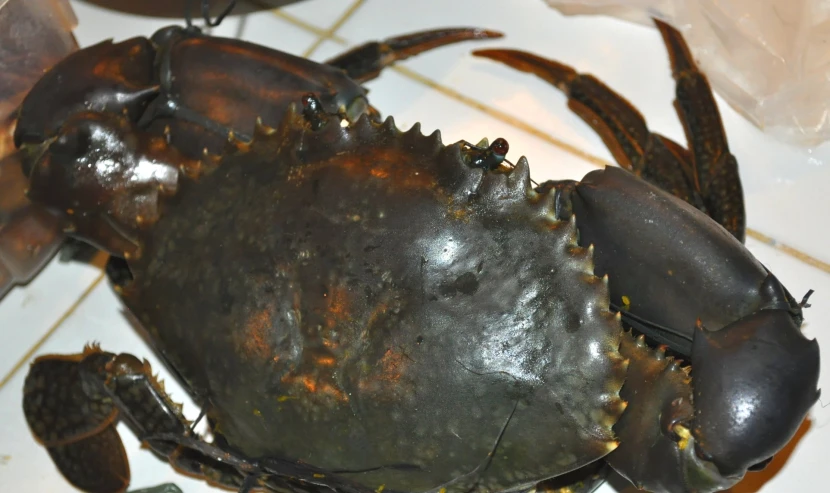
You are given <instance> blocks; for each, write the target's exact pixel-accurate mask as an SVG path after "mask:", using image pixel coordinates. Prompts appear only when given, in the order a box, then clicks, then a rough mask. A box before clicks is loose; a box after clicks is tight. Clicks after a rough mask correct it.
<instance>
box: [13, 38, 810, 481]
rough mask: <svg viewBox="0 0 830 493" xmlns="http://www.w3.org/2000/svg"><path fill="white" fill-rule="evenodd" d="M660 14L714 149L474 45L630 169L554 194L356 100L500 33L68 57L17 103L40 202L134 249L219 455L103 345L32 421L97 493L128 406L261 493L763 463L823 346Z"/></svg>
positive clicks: (129, 270)
mask: <svg viewBox="0 0 830 493" xmlns="http://www.w3.org/2000/svg"><path fill="white" fill-rule="evenodd" d="M658 26H659V28H660V30H661V32H662V34H663V36H664V39H665V41H666V44H667V46H668V48H669V52H670V55H671V61H672V66H673V69H674V73H675V78H676V79H677V103H678V108H679V110H680V114H681V116H682V117H683V119H684V121H685V124H686V128H687V131H688V137H689V144H690V145H689V149H688V150H687V149H684V148H683V147H681V146H680V145H678V144H677V143H674V142H672V141H670V140H668V139H666V138H664V137H661V136H660V135H658V134H654V133H652V132H651V131H650V130H648V128H647V127H646V124H645V122H644V120H643V118H642V117H641V116H640V115H639V114H638V113H637V111H636V110H635V109H634V108H632V107H631V106H630V105H629V104H628V103H627V102H626V101H625V100H624V99H623V98H622V97H620V96H619V95H617V94H615V93H614V92H612V91H611V90H610V89H608V88H607V87H605V86H604V85H603V84H601V83H600V82H599V81H598V80H596V79H595V78H593V77H591V76H587V75H581V74H578V73H577V72H575V71H574V70H572V69H570V68H568V67H566V66H564V65H561V64H558V63H556V62H553V61H550V60H545V59H542V58H539V57H537V56H534V55H531V54H528V53H524V52H517V51H510V50H484V51H478V52H476V55H478V56H483V57H488V58H491V59H495V60H498V61H501V62H504V63H507V64H508V65H510V66H513V67H515V68H518V69H520V70H525V71H529V72H532V73H535V74H537V75H539V76H541V77H543V78H545V79H546V80H549V81H551V82H552V83H554V84H555V85H556V86H558V87H559V88H560V89H563V90H565V91H566V92H567V93H568V94H569V97H570V100H569V101H570V102H569V106H570V108H571V109H572V110H574V111H576V112H577V113H578V114H579V115H580V116H582V117H583V118H584V119H585V120H586V121H587V122H588V123H589V124H591V125H592V126H593V127H594V128H595V129H596V130H597V131H598V132H599V133H600V134H601V135H602V136H603V139H604V140H605V142H606V143H607V144H608V145H609V147H610V148H611V149H613V151H614V155H615V157H616V158H617V160H618V161H619V163H620V164H621V165H622V167H623V168H627V169H622V168H607V169H605V170H598V171H595V172H592V173H589V174H588V175H587V176H586V177H585V178H584V179H583V180H581V181H579V182H575V181H570V180H567V181H549V182H545V183H542V184H540V185H538V186H534V184H533V183H532V181H531V179H530V171H529V163H528V161H527V160H526V159H524V158H522V159H519V160H518V161H517V162H516V164H515V166H513V165H508V164H507V163H506V161H505V154H506V153H507V143H506V142H505V141H504V140H502V139H499V140H496V141H494V142H493V143H492V144H489V143H487V142H481V143H479V144H478V145H472V144H469V143H466V142H459V143H456V144H453V145H448V146H447V145H444V144H443V143H442V142H441V139H440V135H439V134H438V133H435V134H432V135H430V136H425V135H422V134H421V132H420V127H419V126H418V125H415V126H414V127H413V128H412V129H410V130H408V131H406V132H401V131H400V130H398V129H397V127H396V126H395V124H394V121H393V120H392V119H391V118H389V119H387V120H385V121H381V119H380V117H379V112H378V111H376V110H375V109H374V108H373V107H372V106H371V105H370V104H369V102H368V100H367V98H366V97H365V91H364V90H363V89H362V88H361V85H360V84H361V83H362V82H364V81H366V80H369V79H371V78H373V77H375V76H377V75H378V74H379V73H380V71H381V70H382V69H383V67H385V66H386V65H388V64H390V63H393V62H394V61H395V60H398V59H401V58H404V57H407V56H410V55H413V54H416V53H418V52H422V51H424V50H426V49H429V48H432V47H435V46H439V45H442V44H445V43H448V42H454V41H460V40H466V39H474V38H481V37H492V36H495V35H496V34H495V33H492V32H490V31H485V30H479V29H449V30H443V31H432V32H428V33H416V34H413V35H409V36H403V37H400V38H394V39H391V40H387V41H384V42H379V43H369V44H367V45H363V46H361V47H359V48H357V49H355V50H352V51H350V52H348V53H346V54H344V55H342V56H339V57H337V58H335V59H333V60H330V61H328V62H327V63H325V64H318V63H314V62H311V61H309V60H305V59H302V58H297V57H293V56H290V55H287V54H285V53H281V52H278V51H274V50H271V49H266V48H264V47H261V46H257V45H252V44H249V43H244V42H240V41H237V40H230V39H221V38H214V37H210V36H206V35H203V34H202V33H200V32H199V31H198V30H197V29H195V28H193V27H192V26H189V27H188V28H180V27H171V28H167V29H164V30H161V31H159V32H157V33H156V34H154V35H153V36H152V37H151V38H149V39H146V38H139V39H132V40H128V41H124V42H122V43H118V44H113V43H110V42H105V43H101V44H99V45H95V46H92V47H90V48H87V49H84V50H81V51H80V52H78V53H76V54H73V55H71V56H70V57H68V58H67V59H66V60H64V61H62V62H61V63H59V64H58V65H57V66H55V67H54V68H53V69H52V70H51V71H50V72H48V73H47V74H46V75H45V76H44V77H43V78H42V79H41V80H40V81H39V82H38V83H37V85H36V86H35V87H34V88H33V89H32V91H31V92H30V94H29V96H28V97H27V99H26V100H25V101H24V103H23V104H22V107H21V110H20V113H19V120H18V125H17V128H16V134H15V142H16V145H17V146H18V148H19V151H18V152H19V155H20V157H21V159H22V161H23V163H24V169H25V172H26V174H27V175H28V176H29V177H30V181H31V187H30V190H29V196H30V198H31V199H32V200H34V201H36V202H39V203H42V204H44V205H47V206H48V207H50V208H51V209H52V210H53V211H54V212H55V214H56V215H57V216H59V217H60V218H61V220H63V221H65V222H66V225H67V230H68V231H69V232H70V233H71V234H72V235H74V236H75V237H77V238H80V239H83V240H85V241H88V242H90V243H92V244H94V245H96V246H97V247H99V248H101V249H103V250H105V251H107V252H109V254H110V255H111V257H110V261H109V263H108V265H107V273H108V275H109V277H110V279H111V281H112V284H113V285H114V288H115V290H116V291H117V293H118V294H119V295H120V296H121V298H122V300H123V302H124V304H125V305H126V306H127V307H128V309H129V310H130V311H131V312H132V313H133V314H134V315H135V316H136V318H137V320H139V321H140V322H141V324H142V325H143V327H144V329H145V330H146V332H147V334H148V336H149V339H150V340H151V341H152V342H153V344H154V345H155V349H156V350H157V351H158V353H159V355H160V356H161V357H162V358H163V359H164V360H165V361H166V362H167V364H168V365H169V367H170V368H171V369H172V371H173V372H174V373H175V374H176V375H177V376H178V377H179V378H180V379H181V381H182V382H183V383H184V384H185V386H186V387H187V388H188V389H189V390H190V392H191V393H192V394H193V397H194V399H195V400H196V401H197V402H199V403H200V404H201V405H202V406H203V413H204V414H205V415H206V417H207V418H206V419H207V420H208V423H209V424H210V427H211V429H212V431H213V434H214V440H213V441H212V442H208V441H205V440H203V439H201V438H200V437H199V436H197V435H196V434H194V433H193V432H192V427H191V423H189V422H188V421H187V420H186V419H185V418H184V417H183V415H182V413H181V409H180V408H179V407H178V406H177V405H176V404H174V403H173V401H172V400H171V399H170V397H169V396H168V395H167V394H166V393H165V391H164V389H163V387H162V386H161V385H160V384H159V382H157V381H156V380H155V379H154V378H153V376H152V373H151V369H150V368H149V365H147V364H146V363H142V361H140V360H139V359H138V358H137V357H136V356H133V355H130V354H112V353H108V352H106V351H105V350H104V349H102V348H100V347H97V346H94V345H91V346H88V347H87V348H85V349H84V351H83V352H82V353H80V354H75V355H44V356H40V357H39V358H37V359H36V361H35V362H34V363H33V364H32V366H31V368H30V371H29V374H28V376H27V379H26V384H25V389H24V398H23V407H24V411H25V415H26V417H27V420H28V422H29V425H30V427H31V430H32V432H33V434H34V435H35V437H36V438H37V439H38V440H39V441H40V442H41V443H42V444H43V445H44V446H45V447H46V448H47V450H48V451H49V454H50V455H51V457H52V459H53V461H54V463H55V465H56V466H57V467H58V468H59V469H60V470H61V472H62V473H63V474H64V476H65V477H66V479H67V480H68V481H69V482H71V483H72V484H74V485H75V486H76V487H78V488H80V489H81V490H84V491H88V492H116V491H123V490H124V489H125V488H126V487H127V485H128V484H129V466H128V464H127V460H126V456H125V454H124V451H123V446H122V444H121V441H120V438H119V436H118V433H117V432H116V430H115V423H116V421H117V420H118V419H124V420H126V421H127V422H128V423H129V424H130V425H131V427H132V428H133V430H134V431H135V432H136V433H137V435H138V436H139V437H140V439H141V440H142V441H143V442H144V443H146V444H147V446H148V447H149V448H150V449H152V451H153V452H155V453H156V454H158V455H160V456H161V457H163V458H165V459H167V460H169V462H170V463H171V464H172V465H173V466H174V467H176V468H178V469H180V470H181V471H183V472H185V473H188V474H193V475H197V476H199V477H203V478H205V480H207V481H209V482H210V483H212V484H215V485H217V486H222V487H227V488H233V489H238V490H239V491H252V490H255V489H266V490H274V491H325V490H330V491H332V490H333V491H338V492H344V493H357V492H366V493H369V492H372V491H381V490H387V491H393V492H394V491H399V492H404V491H432V492H436V493H438V492H440V493H445V492H449V491H473V490H475V491H519V490H528V489H532V488H534V487H535V488H538V489H552V488H557V487H560V486H564V485H566V484H567V485H569V486H570V487H571V488H572V490H579V491H590V490H591V489H593V488H594V487H595V486H596V485H597V483H598V481H601V479H602V474H601V470H602V468H603V467H605V466H604V464H608V465H610V467H612V468H614V469H615V470H617V471H618V472H620V473H621V474H622V475H623V476H625V477H626V478H628V479H629V480H630V481H631V482H632V483H633V484H635V485H637V486H638V487H641V488H644V489H648V490H652V491H671V492H675V491H677V492H681V491H683V492H685V491H690V492H691V491H695V492H697V491H701V492H702V491H716V490H721V489H724V488H728V487H729V486H731V485H733V484H735V483H736V482H737V481H738V480H740V479H741V478H742V477H743V476H744V474H745V472H746V471H747V470H752V469H756V468H758V467H762V466H763V464H764V462H765V461H766V460H768V459H769V458H770V457H771V456H772V455H773V454H775V453H776V452H777V451H778V450H779V449H780V448H781V447H782V446H783V445H784V444H785V443H786V442H787V441H789V440H790V439H791V438H792V436H793V434H794V432H795V430H796V428H797V426H798V425H799V423H800V422H801V421H802V419H803V418H804V416H805V415H806V413H807V411H808V409H809V408H810V407H811V406H812V405H813V403H814V402H815V401H816V400H817V398H818V390H817V389H816V386H817V381H818V368H819V356H818V354H819V353H818V345H817V343H816V341H814V340H812V341H810V340H807V339H806V338H805V337H804V336H803V335H802V334H801V332H800V330H799V328H800V325H801V322H802V307H803V305H804V304H805V302H804V300H803V301H802V302H798V301H797V300H795V299H794V298H793V297H792V296H791V295H790V294H789V292H787V290H786V289H785V288H784V287H783V286H782V285H781V284H780V283H779V282H778V281H777V279H776V278H775V276H774V275H773V274H771V273H770V272H768V271H767V269H766V268H765V267H764V266H763V265H761V264H760V263H759V262H758V261H757V260H756V259H755V258H753V257H752V255H751V254H750V253H749V252H748V251H747V250H746V249H745V248H744V246H743V244H742V240H743V236H744V222H745V221H744V212H743V205H742V192H741V187H740V181H739V177H738V172H737V164H736V161H735V159H734V157H733V156H732V155H731V154H730V153H729V151H728V146H727V142H726V137H725V136H724V135H723V129H722V126H721V124H720V120H719V116H718V112H717V108H716V105H715V102H714V100H713V98H712V94H711V91H710V89H709V86H708V84H707V83H706V79H705V77H704V76H703V74H701V73H700V72H699V71H698V70H697V68H696V66H695V64H694V62H693V61H692V58H691V56H690V54H689V52H688V50H687V49H686V47H685V44H684V42H683V40H682V38H681V36H680V34H679V33H678V32H676V31H675V30H673V29H672V28H671V27H669V26H667V25H664V24H662V23H658ZM173 300H175V303H173ZM618 300H627V301H626V302H625V303H621V302H619V301H618ZM629 301H630V302H629ZM681 357H682V358H684V359H685V360H687V361H691V363H692V364H691V366H690V365H687V364H686V363H684V362H682V361H681V360H680V358H681Z"/></svg>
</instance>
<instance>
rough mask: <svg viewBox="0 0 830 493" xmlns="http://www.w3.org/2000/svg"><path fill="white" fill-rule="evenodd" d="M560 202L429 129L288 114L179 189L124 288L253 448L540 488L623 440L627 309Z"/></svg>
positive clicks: (400, 486)
mask: <svg viewBox="0 0 830 493" xmlns="http://www.w3.org/2000/svg"><path fill="white" fill-rule="evenodd" d="M552 198H553V194H547V193H545V194H538V193H536V192H534V190H533V189H532V188H531V186H530V180H529V169H528V165H527V161H525V160H522V161H521V162H520V163H519V165H518V166H517V167H516V168H515V169H513V170H511V171H509V172H505V171H498V172H487V171H484V170H482V169H473V168H470V167H469V166H468V165H467V164H466V163H465V160H464V156H463V154H462V152H461V146H460V145H453V146H449V147H445V146H443V145H442V143H441V140H440V136H439V135H438V134H437V133H436V134H433V135H432V136H429V137H425V136H423V135H421V133H420V130H419V127H418V126H417V125H416V126H415V127H413V128H412V129H411V130H410V131H408V132H406V133H403V134H402V133H400V132H399V131H398V130H397V129H396V128H395V126H394V123H393V122H392V120H391V119H390V120H387V121H386V123H384V124H382V125H379V124H376V123H373V122H371V121H370V120H369V119H368V118H361V119H360V120H359V121H358V122H357V123H355V124H354V125H352V126H348V127H345V128H344V127H341V125H340V122H339V120H338V119H336V118H331V119H330V120H329V121H328V123H327V124H325V126H324V127H323V128H322V129H320V130H316V131H313V130H311V129H310V128H309V125H308V124H307V123H306V122H305V121H304V120H303V119H302V117H298V116H297V115H296V114H289V116H288V117H287V118H286V120H285V122H284V124H283V125H282V126H281V128H280V129H279V130H278V131H269V130H267V129H262V128H261V129H260V132H258V134H257V136H256V137H255V141H254V142H253V143H251V144H245V145H240V146H239V147H238V150H237V151H236V152H232V153H230V154H227V155H225V156H223V157H222V158H221V159H219V160H218V161H217V162H216V163H215V167H214V168H213V169H211V170H210V171H206V172H203V174H201V176H199V177H198V178H197V179H196V180H190V179H185V180H182V181H181V182H180V183H179V184H178V190H177V193H176V194H175V196H174V197H172V198H170V199H166V200H164V201H163V202H162V205H161V210H160V214H159V216H160V219H159V220H158V222H157V223H156V224H155V225H154V226H153V227H152V228H151V229H149V230H148V231H147V232H146V234H144V235H142V238H141V242H140V245H141V248H140V254H139V255H138V256H137V258H133V259H131V260H130V261H129V267H130V270H131V272H132V275H133V277H134V279H133V280H132V281H131V282H129V283H127V285H126V286H124V287H123V288H122V290H121V293H122V296H123V299H124V301H125V303H126V305H127V306H128V307H129V308H130V309H131V310H132V312H133V313H134V314H135V315H136V316H137V317H138V319H139V320H141V321H142V323H143V324H144V326H145V327H146V328H147V330H148V331H149V333H150V335H151V340H152V341H153V343H154V344H155V346H156V348H157V349H158V351H159V352H160V353H161V354H162V355H163V356H164V357H165V358H166V359H167V360H168V361H169V362H170V363H171V364H172V366H173V368H175V370H176V371H177V372H178V373H179V374H180V375H181V376H182V377H183V379H184V380H185V381H186V382H187V384H188V385H189V386H190V387H191V389H192V391H193V392H194V393H195V394H196V395H197V396H201V397H202V399H203V400H204V401H205V402H208V403H209V411H208V416H209V417H210V418H211V419H212V421H213V422H215V423H216V429H217V431H218V432H219V433H220V434H222V435H223V436H224V438H225V439H226V440H227V441H228V443H229V444H230V445H231V446H232V447H233V448H234V449H236V450H238V451H240V452H242V453H243V454H245V455H246V456H249V457H267V456H271V457H292V458H302V460H303V461H304V462H307V463H311V464H314V465H315V466H318V467H321V468H323V469H326V470H330V471H363V470H369V471H370V472H365V473H361V474H355V475H354V477H353V478H352V479H355V480H357V481H359V482H360V483H363V484H366V485H367V486H370V487H372V488H376V487H377V486H379V485H381V484H383V485H386V487H387V488H389V489H392V490H404V491H417V490H429V489H433V488H438V487H442V486H443V487H449V488H451V489H452V490H456V489H459V490H460V489H466V488H469V487H471V486H473V485H476V484H477V485H479V486H480V487H485V489H487V490H493V491H498V490H510V489H515V488H519V487H527V486H532V485H533V484H534V483H537V482H539V481H541V480H543V479H546V478H549V477H551V476H555V475H559V474H562V473H564V472H567V471H571V470H573V469H576V468H578V467H580V466H582V465H584V464H587V463H589V462H592V461H594V460H596V459H599V458H601V457H603V456H605V455H606V454H607V453H608V452H609V451H611V450H612V449H614V448H615V447H616V446H617V442H616V441H615V436H614V433H613V432H612V426H613V424H614V423H615V422H616V421H617V419H618V417H619V415H620V413H621V412H622V410H623V408H624V406H623V403H622V401H621V399H620V398H619V390H620V387H621V386H622V383H623V379H624V375H625V369H626V364H625V363H624V360H623V357H622V356H621V355H620V354H619V352H618V348H619V346H620V338H621V335H622V334H623V331H622V328H621V326H620V322H619V320H618V319H617V318H616V316H615V315H614V314H613V313H612V312H611V311H610V310H609V308H608V290H607V285H606V283H605V282H603V280H602V279H600V278H597V277H595V276H594V275H593V273H592V270H593V264H592V259H591V255H590V253H589V251H588V250H587V249H585V248H581V247H579V246H578V245H577V233H576V228H575V223H574V222H573V221H559V220H557V219H556V217H555V216H554V211H553V201H552ZM494 450H495V451H496V452H497V453H496V454H495V455H492V456H491V454H492V452H493V451H494ZM401 465H406V466H407V467H400V466H401ZM393 466H395V467H393ZM350 476H351V475H350Z"/></svg>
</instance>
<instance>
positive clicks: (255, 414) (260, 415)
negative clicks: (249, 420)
mask: <svg viewBox="0 0 830 493" xmlns="http://www.w3.org/2000/svg"><path fill="white" fill-rule="evenodd" d="M254 416H256V417H257V418H261V417H262V411H260V410H259V409H254Z"/></svg>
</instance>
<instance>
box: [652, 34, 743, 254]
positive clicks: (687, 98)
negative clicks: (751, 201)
mask: <svg viewBox="0 0 830 493" xmlns="http://www.w3.org/2000/svg"><path fill="white" fill-rule="evenodd" d="M654 22H655V24H656V25H657V27H658V29H660V33H661V34H662V35H663V41H664V42H665V44H666V48H667V49H668V52H669V58H670V59H671V66H672V75H673V76H674V79H675V81H676V83H677V86H676V90H675V94H676V99H675V102H674V106H675V109H676V110H677V113H678V115H679V116H680V121H681V122H682V123H683V128H684V129H685V130H686V140H687V141H688V145H689V154H690V157H691V163H692V168H691V169H692V171H693V172H694V178H695V185H696V187H697V189H698V191H699V192H700V194H701V196H702V197H703V200H704V202H705V204H706V210H705V212H706V213H708V214H709V215H710V216H711V217H712V218H714V219H715V220H716V221H717V222H718V223H720V224H722V225H723V226H725V227H726V229H727V230H728V231H729V232H730V233H732V234H733V235H735V237H736V238H738V239H739V240H741V242H743V241H744V239H745V234H746V217H745V211H744V203H743V189H742V187H741V180H740V175H739V173H738V161H737V160H736V159H735V156H733V155H732V154H731V153H730V152H729V144H728V143H727V140H726V131H725V130H724V128H723V122H722V121H721V117H720V112H719V111H718V105H717V103H715V96H714V94H713V93H712V88H711V86H710V85H709V82H708V81H707V79H706V76H705V75H704V74H703V73H702V72H701V71H700V70H699V69H698V67H697V65H695V62H694V59H693V58H692V54H691V51H690V50H689V46H688V45H687V44H686V42H685V41H684V40H683V36H682V35H681V34H680V32H678V31H677V30H676V29H674V28H673V27H671V26H669V25H668V24H666V23H665V22H661V21H659V20H656V19H655V20H654Z"/></svg>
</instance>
